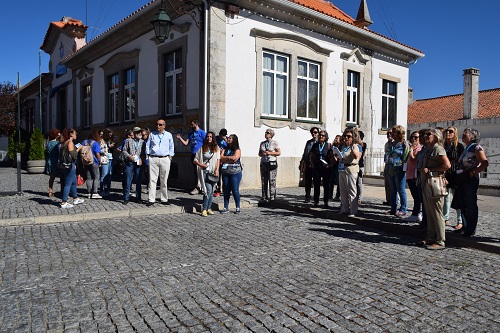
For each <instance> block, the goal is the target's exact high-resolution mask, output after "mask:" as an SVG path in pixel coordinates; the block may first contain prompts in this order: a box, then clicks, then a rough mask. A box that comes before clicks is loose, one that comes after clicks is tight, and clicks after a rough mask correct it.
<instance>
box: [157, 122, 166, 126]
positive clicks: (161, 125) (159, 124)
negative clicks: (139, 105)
mask: <svg viewBox="0 0 500 333" xmlns="http://www.w3.org/2000/svg"><path fill="white" fill-rule="evenodd" d="M156 126H165V124H158V123H157V124H156Z"/></svg>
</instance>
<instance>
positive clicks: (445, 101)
mask: <svg viewBox="0 0 500 333" xmlns="http://www.w3.org/2000/svg"><path fill="white" fill-rule="evenodd" d="M478 99H479V101H478V118H495V117H500V88H496V89H490V90H482V91H480V92H479V95H478ZM463 100H464V95H463V94H458V95H450V96H442V97H436V98H429V99H420V100H416V101H415V102H414V103H413V104H411V105H409V106H408V125H411V124H420V123H429V122H438V121H450V120H458V119H463V118H464V111H463V107H464V102H463Z"/></svg>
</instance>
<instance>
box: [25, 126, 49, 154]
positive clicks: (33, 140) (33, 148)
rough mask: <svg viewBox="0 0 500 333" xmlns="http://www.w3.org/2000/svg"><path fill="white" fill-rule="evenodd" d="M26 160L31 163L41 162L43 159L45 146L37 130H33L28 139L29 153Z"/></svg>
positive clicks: (41, 135)
mask: <svg viewBox="0 0 500 333" xmlns="http://www.w3.org/2000/svg"><path fill="white" fill-rule="evenodd" d="M28 158H29V159H30V160H31V161H36V160H43V159H44V158H45V145H44V141H43V134H42V131H40V130H39V129H38V128H35V130H34V131H33V134H31V137H30V153H29V156H28Z"/></svg>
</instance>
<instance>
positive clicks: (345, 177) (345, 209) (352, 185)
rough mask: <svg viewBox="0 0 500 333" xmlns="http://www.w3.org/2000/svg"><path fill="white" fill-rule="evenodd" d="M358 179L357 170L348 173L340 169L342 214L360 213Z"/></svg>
mask: <svg viewBox="0 0 500 333" xmlns="http://www.w3.org/2000/svg"><path fill="white" fill-rule="evenodd" d="M357 180H358V173H357V172H353V173H351V174H347V173H346V172H345V171H339V188H340V201H341V203H340V213H341V214H354V215H356V214H357V213H358V188H357V186H356V181H357Z"/></svg>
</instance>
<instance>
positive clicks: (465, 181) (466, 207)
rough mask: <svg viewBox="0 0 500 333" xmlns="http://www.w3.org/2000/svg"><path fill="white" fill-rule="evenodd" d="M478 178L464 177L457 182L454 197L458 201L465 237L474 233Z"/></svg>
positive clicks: (476, 217)
mask: <svg viewBox="0 0 500 333" xmlns="http://www.w3.org/2000/svg"><path fill="white" fill-rule="evenodd" d="M478 187H479V178H477V177H469V175H464V176H463V177H460V181H457V190H456V192H455V195H458V198H459V199H460V211H461V212H462V223H463V224H464V227H465V230H464V235H465V236H472V235H474V233H475V232H476V227H477V219H478V214H479V209H478V207H477V189H478Z"/></svg>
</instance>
